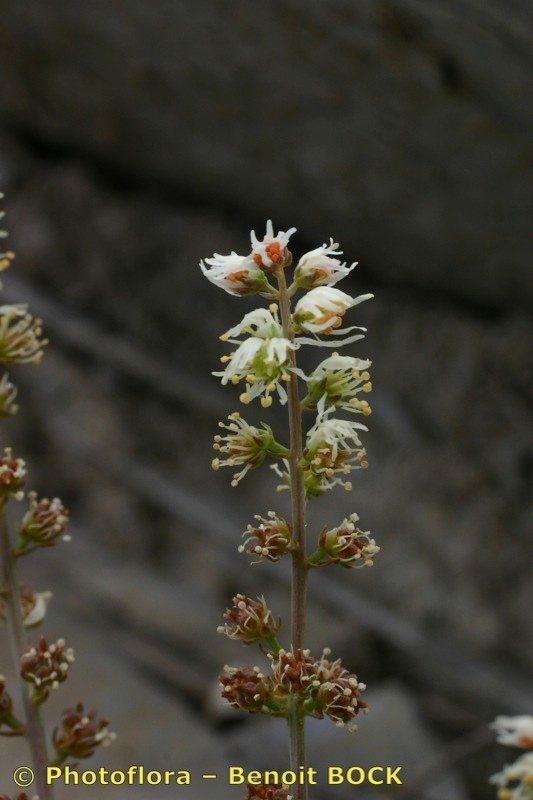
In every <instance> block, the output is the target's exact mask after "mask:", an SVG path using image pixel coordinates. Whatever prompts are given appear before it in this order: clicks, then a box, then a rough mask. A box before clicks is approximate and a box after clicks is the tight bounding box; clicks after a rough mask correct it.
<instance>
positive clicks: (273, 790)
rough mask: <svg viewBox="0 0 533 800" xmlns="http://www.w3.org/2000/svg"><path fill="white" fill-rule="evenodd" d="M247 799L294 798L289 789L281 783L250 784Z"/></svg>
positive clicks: (274, 799)
mask: <svg viewBox="0 0 533 800" xmlns="http://www.w3.org/2000/svg"><path fill="white" fill-rule="evenodd" d="M247 789H248V793H247V795H246V800H292V795H290V794H289V789H288V788H287V787H286V786H283V785H281V784H279V783H276V784H273V783H271V784H268V785H267V784H262V785H261V786H252V785H251V784H248V787H247Z"/></svg>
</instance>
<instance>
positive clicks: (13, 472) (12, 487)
mask: <svg viewBox="0 0 533 800" xmlns="http://www.w3.org/2000/svg"><path fill="white" fill-rule="evenodd" d="M26 475H27V471H26V462H25V461H23V459H22V458H14V457H13V452H12V450H11V448H10V447H6V448H5V450H4V455H3V456H1V457H0V505H1V504H2V502H5V500H6V499H7V498H8V497H13V498H14V499H15V500H22V498H23V497H24V492H23V488H24V484H25V482H26Z"/></svg>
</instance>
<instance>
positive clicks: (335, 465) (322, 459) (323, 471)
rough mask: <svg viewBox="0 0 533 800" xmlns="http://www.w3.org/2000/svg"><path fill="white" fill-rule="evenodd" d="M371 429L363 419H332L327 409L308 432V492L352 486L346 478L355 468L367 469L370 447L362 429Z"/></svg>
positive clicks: (306, 474) (306, 448) (305, 468)
mask: <svg viewBox="0 0 533 800" xmlns="http://www.w3.org/2000/svg"><path fill="white" fill-rule="evenodd" d="M360 430H363V431H366V430H368V429H367V428H366V426H365V425H361V423H359V422H351V421H348V420H344V419H334V418H333V419H332V418H330V417H329V416H328V412H327V411H326V412H325V413H324V414H322V415H320V416H319V418H318V419H317V421H316V423H315V424H314V425H313V427H312V428H311V430H310V431H309V432H308V434H307V438H306V446H305V451H304V459H305V462H306V466H305V467H304V483H305V488H306V491H307V494H308V495H318V494H322V493H323V492H325V491H328V490H330V489H333V488H334V486H337V485H340V486H343V487H344V488H345V489H346V490H347V491H349V490H350V489H351V488H352V485H351V483H350V482H349V481H346V480H345V479H344V476H346V475H348V474H349V473H350V472H352V470H354V469H366V467H367V466H368V462H367V461H366V460H365V456H366V450H365V449H364V447H363V446H362V444H361V440H360V439H359V434H358V431H360Z"/></svg>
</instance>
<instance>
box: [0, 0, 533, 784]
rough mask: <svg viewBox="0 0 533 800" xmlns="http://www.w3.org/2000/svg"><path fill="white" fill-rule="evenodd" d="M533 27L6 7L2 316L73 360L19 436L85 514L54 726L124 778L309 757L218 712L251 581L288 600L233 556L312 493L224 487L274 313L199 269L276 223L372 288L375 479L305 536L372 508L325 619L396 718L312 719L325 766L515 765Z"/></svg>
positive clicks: (66, 555)
mask: <svg viewBox="0 0 533 800" xmlns="http://www.w3.org/2000/svg"><path fill="white" fill-rule="evenodd" d="M531 22H532V14H531V8H530V7H529V5H528V4H526V3H524V2H523V0H513V2H507V3H505V4H504V3H502V2H500V0H490V2H487V3H483V4H480V3H477V2H474V0H468V1H467V0H464V1H463V2H453V0H441V2H439V3H434V2H426V3H420V2H418V1H417V0H382V1H381V2H380V1H374V2H372V1H371V0H360V2H358V3H357V4H353V3H350V2H344V0H326V2H323V3H321V4H318V3H317V4H314V3H304V2H302V0H288V1H285V2H277V1H274V2H270V3H263V2H260V3H255V4H253V5H252V4H250V3H245V2H242V1H241V0H237V2H233V3H228V2H221V1H219V2H217V0H206V2H204V3H202V4H198V3H192V2H188V1H186V2H182V3H176V2H171V1H170V0H157V1H156V2H153V3H146V2H141V0H124V2H122V3H120V4H110V3H108V2H101V1H100V0H94V2H92V3H90V4H85V3H81V2H79V0H69V2H66V0H63V1H60V0H49V1H48V2H47V3H42V2H38V0H27V1H26V2H25V3H24V4H20V3H17V2H14V0H4V3H3V4H2V26H1V29H0V184H1V188H2V190H3V191H4V192H5V194H6V196H7V197H6V207H7V210H8V227H9V229H10V231H11V238H10V245H11V246H12V247H13V249H15V250H16V251H17V262H16V265H15V267H14V268H13V270H12V271H11V272H10V273H9V274H6V276H5V280H4V284H5V291H4V296H5V297H6V299H7V300H9V301H26V300H27V301H29V302H30V303H31V305H32V308H33V310H34V311H35V312H36V313H38V314H41V315H42V316H43V317H44V319H45V321H46V330H47V332H48V333H49V336H50V338H51V340H52V341H51V345H50V347H49V348H48V353H47V356H46V359H45V361H44V362H43V365H42V366H40V367H38V368H31V369H30V368H28V369H24V370H22V369H21V370H19V371H18V373H17V374H16V375H15V376H14V377H15V379H16V381H17V382H18V384H19V386H20V401H21V411H20V414H19V417H18V418H17V419H16V420H15V421H10V422H8V423H5V422H4V423H3V424H2V431H3V433H2V439H3V440H4V441H3V443H5V444H13V445H15V446H16V447H17V449H18V450H19V451H20V452H21V453H23V454H24V455H25V456H26V457H27V458H28V460H29V462H30V465H31V471H32V477H33V485H35V486H36V487H37V488H38V489H39V490H40V491H41V492H43V493H50V494H56V493H59V494H61V496H62V498H63V499H64V500H65V501H68V504H69V505H70V506H71V508H72V516H73V532H74V541H73V543H72V545H71V547H70V548H61V549H59V548H58V549H56V550H55V551H51V552H50V553H45V554H43V555H42V556H41V557H40V558H38V559H34V560H32V562H33V563H32V564H28V565H27V566H28V569H29V573H28V574H30V575H31V578H32V580H33V583H34V584H35V586H36V588H42V586H48V585H50V587H51V588H52V589H53V590H54V593H55V602H54V605H53V606H52V607H51V610H50V615H49V618H48V626H49V630H50V633H51V635H54V634H59V633H63V632H64V631H66V632H67V633H70V638H71V639H72V640H73V642H74V643H76V642H78V643H79V647H78V651H79V663H78V664H77V671H78V678H77V682H76V684H74V682H72V683H71V685H70V686H69V685H68V684H67V685H66V686H65V688H64V689H63V690H62V696H61V698H58V699H57V703H58V705H57V706H56V707H57V709H58V710H59V709H60V705H61V703H63V704H64V703H65V702H66V703H69V702H70V703H72V702H75V701H76V700H77V699H78V696H83V697H84V698H85V697H86V698H87V702H88V703H91V702H93V703H96V704H98V705H99V707H101V709H102V711H105V712H106V713H108V714H109V715H110V716H111V717H112V718H113V722H114V727H115V728H116V729H117V730H118V731H119V733H120V739H119V742H118V743H117V746H116V749H114V751H113V752H111V751H110V752H109V753H107V754H106V759H107V761H106V763H109V764H112V765H113V766H114V767H115V768H117V769H120V768H121V767H123V766H125V765H129V764H130V763H140V762H144V763H147V764H149V765H153V767H154V768H158V767H160V768H162V769H165V768H168V767H169V764H171V766H173V765H174V764H175V763H176V762H177V763H178V765H179V766H180V767H181V768H188V767H189V765H190V766H191V768H192V769H195V770H196V771H197V772H198V771H200V772H201V771H202V769H212V768H214V766H216V768H218V769H219V770H221V771H223V768H224V764H225V763H227V761H228V760H230V761H237V762H239V760H242V761H243V763H247V764H248V765H249V766H250V767H252V766H267V767H270V768H273V767H275V766H278V765H280V766H282V765H283V761H284V749H283V744H284V743H283V741H282V738H281V737H282V730H281V727H280V726H277V725H276V724H275V723H271V722H270V721H268V720H267V721H266V722H265V721H263V720H260V719H255V718H253V719H248V718H244V719H240V718H238V716H237V715H234V714H230V715H228V714H227V712H225V710H224V709H223V708H221V706H220V705H219V704H218V703H217V702H216V700H215V699H214V698H215V696H216V676H217V671H218V670H219V668H220V665H222V664H224V663H226V662H228V661H229V662H233V663H237V662H238V661H239V660H240V659H241V660H242V659H246V658H247V656H248V653H246V652H244V653H240V652H239V649H238V648H237V650H236V649H235V646H234V645H231V644H230V643H228V642H226V641H224V640H222V639H221V638H220V637H216V635H215V633H214V631H215V628H216V625H217V624H218V622H219V618H220V612H221V609H223V608H224V607H225V604H226V602H227V600H228V599H229V597H230V596H231V593H233V592H234V591H236V590H245V591H261V592H263V591H264V592H265V593H266V594H267V595H268V597H269V598H270V599H271V604H272V605H273V606H275V607H276V608H279V609H280V611H282V612H283V611H284V610H286V598H287V580H288V576H287V573H286V570H285V569H284V568H283V566H281V567H271V568H269V567H268V566H265V567H263V566H261V567H254V568H253V570H247V569H245V566H246V561H245V560H243V559H242V557H240V556H238V555H237V554H236V552H235V548H236V545H237V544H238V541H239V537H240V533H241V531H242V530H244V528H245V526H246V524H247V522H248V521H250V519H251V515H252V514H253V513H255V512H264V511H266V510H267V509H268V508H271V507H272V506H273V505H274V504H276V505H275V507H276V508H277V509H279V510H281V511H283V509H284V508H285V504H286V499H284V498H279V497H278V498H274V496H273V488H274V481H273V479H272V477H271V476H270V475H269V473H268V472H262V473H258V474H253V475H252V476H251V477H250V479H249V480H247V481H246V482H245V483H243V484H241V487H240V488H239V489H238V490H231V489H230V488H229V486H228V481H227V480H225V478H226V476H224V475H222V474H220V473H219V474H217V475H214V474H212V473H211V472H210V471H209V469H208V465H209V462H210V459H211V451H210V446H211V434H212V432H213V428H214V426H215V425H216V421H217V419H218V418H219V417H220V415H222V414H224V413H225V412H226V411H228V410H231V409H232V408H233V407H235V404H236V394H237V393H235V394H233V390H223V389H222V388H221V387H220V386H219V385H218V384H217V382H216V380H215V379H214V378H211V377H210V376H209V372H210V370H211V369H214V368H216V365H217V361H218V356H219V355H220V352H221V347H220V343H219V342H218V339H217V335H218V334H219V333H220V332H221V331H223V330H225V329H227V328H228V327H229V326H230V325H231V324H233V323H235V321H236V320H237V319H238V318H239V317H240V316H241V315H242V314H243V313H244V312H245V311H246V310H248V309H249V308H250V307H252V306H253V304H254V301H247V300H243V301H238V300H236V299H233V298H230V297H229V296H227V295H225V294H222V293H221V292H219V291H217V290H215V288H214V287H212V286H211V285H210V284H208V283H207V282H206V281H205V280H204V279H203V278H202V277H201V275H200V272H199V270H198V266H197V265H198V261H199V259H200V258H201V257H204V256H206V255H209V254H211V253H212V252H213V251H214V250H216V251H217V252H228V251H229V250H230V249H235V250H237V252H244V251H245V249H246V246H247V245H246V243H247V238H248V231H249V229H250V228H251V227H255V228H256V229H258V230H260V229H261V228H262V226H263V225H264V220H265V219H266V217H267V216H272V217H273V218H274V221H275V223H276V224H279V226H280V227H282V228H283V227H287V226H289V225H293V224H294V225H296V226H297V227H298V234H297V236H296V237H295V240H294V241H295V250H296V251H297V252H298V251H299V252H301V251H304V250H306V249H310V248H311V247H314V246H316V245H318V244H320V243H321V242H322V241H324V240H325V239H326V238H327V237H329V236H330V235H332V236H334V237H335V239H336V240H338V241H340V242H341V243H342V244H343V246H344V249H345V252H346V257H347V258H348V259H349V260H354V259H357V260H358V261H359V267H358V268H357V269H356V271H355V273H354V274H353V277H352V278H351V279H350V280H349V281H347V282H346V284H347V285H346V286H345V288H346V290H347V291H353V292H361V291H374V292H375V294H376V300H375V301H374V302H372V303H369V304H365V306H361V307H360V309H359V310H358V315H357V316H358V320H357V321H358V322H359V321H360V323H361V324H364V325H367V326H368V328H369V335H368V337H367V339H366V340H365V341H364V342H363V343H362V344H358V345H356V346H354V348H353V352H354V353H356V354H358V355H361V356H367V355H370V356H371V357H372V358H373V360H374V371H373V373H374V374H373V378H374V386H375V391H374V398H373V408H374V414H373V416H372V417H371V418H370V422H371V428H372V432H371V434H370V436H369V451H370V462H371V468H370V469H369V470H368V471H367V472H365V474H364V475H360V476H356V477H357V480H356V481H355V482H354V483H355V491H354V493H353V494H352V495H351V496H350V497H348V496H329V497H328V498H327V499H326V500H323V501H321V502H320V503H317V505H316V507H314V508H312V511H311V524H310V531H311V532H312V531H313V528H316V529H319V528H320V527H321V525H323V524H324V523H325V522H331V523H333V522H335V520H336V519H337V518H339V519H340V518H342V515H344V514H345V513H349V512H350V511H353V510H357V511H358V513H359V515H360V517H361V522H362V525H363V527H364V528H370V529H371V530H372V531H373V533H374V535H375V536H376V538H377V539H378V542H379V544H380V545H381V546H382V548H383V551H382V553H381V554H380V556H379V559H378V560H377V561H376V566H375V568H374V569H373V570H369V571H368V572H366V571H365V572H364V573H363V574H361V573H356V574H352V573H348V574H345V573H344V571H342V573H341V572H340V571H339V572H335V571H334V570H331V571H328V574H327V575H326V572H325V571H324V573H321V574H320V575H318V576H314V580H313V581H312V584H311V602H312V619H313V625H312V627H311V629H310V631H309V638H310V644H311V645H312V646H314V648H315V649H317V648H320V647H322V646H323V645H324V644H329V645H330V646H332V647H333V648H334V649H335V650H336V651H339V652H342V653H343V655H344V656H345V660H346V662H347V663H348V664H349V665H350V666H351V667H353V668H354V669H355V670H356V671H357V672H358V673H360V675H361V676H362V677H363V679H365V680H366V681H367V683H368V684H369V687H370V689H369V692H370V700H371V702H372V705H373V711H372V713H371V714H370V715H369V717H368V718H367V719H365V720H363V721H362V723H361V729H360V732H359V733H358V734H357V735H356V736H355V737H346V736H344V735H342V736H340V735H339V733H338V732H337V731H336V730H335V729H333V728H331V727H328V725H327V724H326V723H324V724H323V725H322V726H318V727H316V729H315V727H313V729H312V731H311V762H312V763H316V764H320V763H331V761H335V762H338V763H347V764H349V763H370V762H374V763H376V762H377V761H379V760H381V761H382V762H383V763H391V764H397V763H403V764H405V767H406V780H407V784H406V787H405V788H404V789H402V790H394V791H392V792H390V793H389V794H387V793H385V792H381V793H380V794H379V795H378V796H380V797H389V796H390V797H393V796H394V797H401V798H413V799H414V798H417V800H418V799H422V800H423V798H431V799H434V800H448V799H449V800H462V798H473V799H474V800H478V799H479V800H485V798H490V797H493V794H494V792H493V789H492V788H491V787H488V786H487V785H486V779H487V777H488V775H490V774H491V773H492V772H494V771H495V770H496V769H497V768H499V766H500V765H501V764H502V763H503V762H504V761H509V760H510V758H511V757H512V754H511V753H509V752H507V751H505V750H504V749H503V748H500V747H495V746H494V745H493V744H492V736H491V734H490V732H487V730H486V725H487V723H488V722H489V721H490V720H491V718H492V717H493V715H494V714H495V713H498V712H503V713H507V712H509V713H519V712H525V711H528V710H529V711H531V703H532V698H531V681H530V676H531V669H532V665H533V648H532V646H531V608H532V607H533V598H532V592H531V579H530V576H531V559H530V555H531V543H530V542H531V540H530V537H529V531H530V528H531V506H530V505H529V503H528V501H529V493H530V488H529V487H530V481H531V473H532V467H533V457H532V451H531V413H530V388H531V377H532V374H531V364H530V361H529V358H530V351H531V327H532V326H531V318H530V316H529V315H528V309H529V306H530V303H531V296H532V294H533V285H532V281H531V277H530V274H531V273H530V270H529V264H528V261H527V253H528V244H529V239H530V224H531V223H530V220H531V211H532V204H531V202H530V201H531V197H530V194H529V193H528V189H529V187H530V185H531V183H530V176H529V175H528V166H529V164H530V158H531V150H530V148H529V141H528V123H530V121H531V113H530V109H531V105H529V106H528V102H527V100H528V96H529V95H530V92H531V88H532V86H531V84H532V74H533V73H532V71H531V49H530V45H531V36H530V31H531ZM315 355H316V354H315ZM274 416H275V418H276V420H277V421H278V424H283V419H284V418H283V414H279V413H278V412H276V413H275V415H274ZM0 641H2V640H0ZM3 651H4V644H3V643H2V652H3ZM2 669H4V665H3V664H2ZM55 702H56V701H55ZM528 704H529V706H528ZM10 747H11V748H13V747H14V745H13V744H11V745H10ZM2 748H3V749H4V745H3V744H2ZM5 752H6V753H7V755H8V756H9V758H7V759H4V758H2V759H0V764H1V766H0V778H1V779H2V781H3V784H2V786H1V787H0V788H2V789H4V784H8V781H9V769H8V768H7V767H4V764H8V765H9V764H10V763H11V761H12V758H11V754H12V750H10V751H8V750H7V748H6V749H5ZM207 754H209V758H208V756H207ZM377 755H379V758H376V756H377ZM13 757H18V755H17V754H15V755H14V756H13ZM273 761H275V762H276V763H275V764H274V763H272V762H273ZM102 763H103V762H102ZM8 789H9V786H8V785H6V786H5V790H8ZM352 791H353V790H352ZM358 791H359V790H358ZM189 792H190V794H191V796H194V797H195V798H198V800H202V798H204V797H206V798H207V797H208V796H211V794H212V786H210V785H207V786H205V785H202V784H199V785H195V786H194V787H193V788H191V789H190V790H189ZM81 794H83V793H81ZM130 794H131V793H128V797H129V796H130ZM153 794H154V792H153V790H152V791H151V792H150V793H149V794H144V793H143V790H139V791H138V792H137V793H136V794H135V796H139V798H146V800H147V798H148V797H150V800H152V795H153ZM158 794H161V796H165V792H164V790H161V791H160V792H159V790H158ZM86 796H87V797H92V796H94V795H92V794H91V792H89V793H88V794H86ZM116 796H117V797H118V796H119V794H118V793H117V794H116ZM124 796H126V795H124ZM168 796H170V793H169V795H168ZM217 796H219V797H228V798H230V797H235V798H238V797H239V796H240V793H239V790H238V789H233V790H230V789H228V788H227V787H225V786H224V785H223V783H219V784H217ZM351 796H352V794H351V793H350V792H345V793H344V794H343V790H342V789H341V788H338V789H336V790H332V789H331V788H330V789H327V788H323V789H322V794H321V797H322V798H323V800H326V798H329V797H334V798H339V800H342V799H343V798H344V797H351ZM358 796H360V797H363V796H364V795H363V794H362V793H360V794H359V795H358ZM369 796H372V797H374V796H376V794H375V793H374V794H369Z"/></svg>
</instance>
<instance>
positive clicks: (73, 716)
mask: <svg viewBox="0 0 533 800" xmlns="http://www.w3.org/2000/svg"><path fill="white" fill-rule="evenodd" d="M115 739H116V735H115V734H114V733H111V732H110V731H109V721H108V720H107V719H105V718H104V717H102V718H101V719H98V717H97V712H96V711H95V710H94V709H93V710H92V711H89V712H88V713H85V711H84V709H83V705H82V704H81V703H78V705H77V706H76V708H75V709H71V708H67V709H66V710H65V711H63V713H62V715H61V723H60V726H59V727H58V728H56V729H55V731H54V736H53V742H54V747H55V749H56V751H57V754H58V757H59V760H61V761H64V760H65V759H66V758H76V759H78V758H90V757H91V756H92V755H93V754H94V752H95V750H96V749H97V748H98V747H100V746H101V747H108V746H109V745H110V744H111V743H112V742H113V741H114V740H115Z"/></svg>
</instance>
